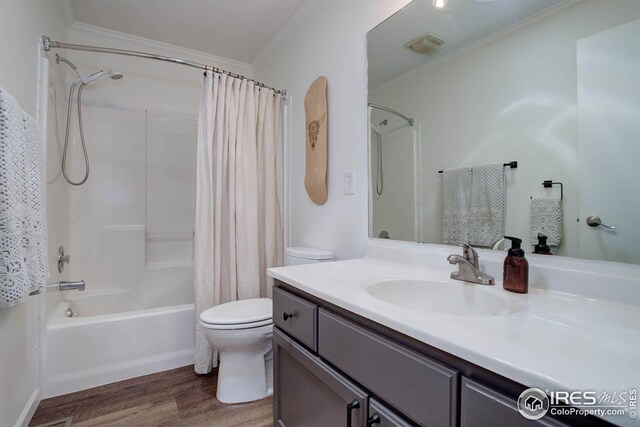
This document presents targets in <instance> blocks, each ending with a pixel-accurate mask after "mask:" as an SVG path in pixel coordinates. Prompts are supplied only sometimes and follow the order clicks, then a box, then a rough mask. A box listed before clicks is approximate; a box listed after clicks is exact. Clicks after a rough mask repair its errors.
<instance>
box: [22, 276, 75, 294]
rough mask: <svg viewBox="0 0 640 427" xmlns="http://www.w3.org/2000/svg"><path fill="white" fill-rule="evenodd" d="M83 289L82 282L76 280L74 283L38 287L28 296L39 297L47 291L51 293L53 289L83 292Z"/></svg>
mask: <svg viewBox="0 0 640 427" xmlns="http://www.w3.org/2000/svg"><path fill="white" fill-rule="evenodd" d="M84 288H85V284H84V280H78V281H76V282H59V283H51V284H49V285H46V286H40V287H39V288H38V289H36V290H35V291H33V292H30V293H29V295H31V296H33V295H41V294H44V293H45V292H47V291H51V290H55V289H58V290H59V291H72V290H78V291H84Z"/></svg>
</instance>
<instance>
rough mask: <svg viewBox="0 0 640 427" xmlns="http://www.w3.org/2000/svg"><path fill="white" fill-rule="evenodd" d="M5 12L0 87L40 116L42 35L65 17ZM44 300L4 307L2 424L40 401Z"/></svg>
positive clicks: (3, 7) (0, 313)
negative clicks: (39, 84) (38, 102)
mask: <svg viewBox="0 0 640 427" xmlns="http://www.w3.org/2000/svg"><path fill="white" fill-rule="evenodd" d="M0 11H2V12H1V13H0V39H1V40H2V43H0V58H2V60H1V61H0V87H2V88H3V89H5V90H7V91H8V92H10V93H11V94H12V95H13V96H14V97H15V98H16V99H17V101H18V102H19V103H20V105H21V106H22V108H23V109H24V110H25V111H26V112H28V113H29V114H31V115H32V116H33V117H36V105H37V104H36V103H37V86H36V83H37V79H38V75H37V73H38V59H39V51H38V48H39V44H38V39H39V37H40V35H42V34H50V35H52V36H53V37H56V38H58V39H60V40H63V41H64V40H65V38H66V24H65V15H64V14H63V11H62V10H61V9H60V6H59V3H58V2H57V1H52V0H19V1H16V0H2V1H0ZM53 214H54V217H55V215H56V213H53ZM49 220H51V216H50V217H49ZM56 226H57V223H56V221H55V220H53V221H51V222H50V223H49V228H50V229H54V230H55V228H56ZM52 261H53V260H52ZM38 298H41V297H38ZM38 298H34V297H32V298H29V299H28V301H27V302H25V303H23V304H20V305H18V306H17V307H13V308H10V309H3V310H0V342H1V343H2V345H1V346H0V384H2V386H0V426H13V425H19V424H23V423H26V422H28V421H29V418H30V415H31V414H30V411H32V410H35V406H36V405H37V403H38V399H39V378H38V376H39V373H38V369H39V366H38V354H37V350H38V348H39V336H38V325H37V321H38V320H39V318H40V314H39V313H40V310H39V306H40V303H41V302H40V301H38Z"/></svg>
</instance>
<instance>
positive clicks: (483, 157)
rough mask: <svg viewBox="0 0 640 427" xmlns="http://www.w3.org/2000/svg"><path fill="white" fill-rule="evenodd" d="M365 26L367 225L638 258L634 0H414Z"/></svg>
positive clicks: (391, 231) (638, 36)
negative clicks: (515, 239)
mask: <svg viewBox="0 0 640 427" xmlns="http://www.w3.org/2000/svg"><path fill="white" fill-rule="evenodd" d="M442 3H444V8H438V7H436V6H442ZM367 38H368V42H367V43H368V47H367V49H368V85H369V97H368V102H369V107H370V108H369V123H368V125H369V142H370V144H369V147H370V150H369V153H370V156H369V161H370V164H369V170H370V176H369V180H370V186H369V187H370V209H369V212H370V220H369V231H370V235H371V237H381V238H390V239H396V240H409V241H418V242H425V243H439V244H442V243H445V244H453V243H455V242H456V241H464V242H470V243H472V244H475V245H476V246H480V247H488V248H491V247H492V248H494V249H502V248H503V247H504V246H505V244H504V242H503V243H501V242H500V241H499V240H500V238H501V237H502V236H503V235H505V234H506V235H510V236H516V237H519V238H521V239H522V240H523V248H524V249H525V250H526V251H527V252H528V253H530V252H532V251H533V250H534V245H535V244H536V243H538V236H539V234H542V235H545V236H547V240H548V243H549V244H550V246H551V252H552V253H553V254H556V255H564V256H571V257H579V258H587V259H600V260H608V261H618V262H625V263H635V264H640V249H638V247H639V245H640V175H639V173H638V170H640V1H625V0H590V1H577V0H574V1H566V0H448V1H442V0H439V1H434V0H414V1H413V2H411V3H409V4H408V5H407V6H406V7H404V8H403V9H402V10H400V11H399V12H397V13H396V14H394V15H393V16H391V17H390V18H388V19H387V20H386V21H384V22H383V23H381V24H380V25H378V26H377V27H375V28H374V29H372V30H371V31H370V32H369V33H368V37H367ZM514 162H517V163H514ZM545 181H547V183H546V184H545Z"/></svg>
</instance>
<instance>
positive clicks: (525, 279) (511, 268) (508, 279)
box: [502, 236, 529, 294]
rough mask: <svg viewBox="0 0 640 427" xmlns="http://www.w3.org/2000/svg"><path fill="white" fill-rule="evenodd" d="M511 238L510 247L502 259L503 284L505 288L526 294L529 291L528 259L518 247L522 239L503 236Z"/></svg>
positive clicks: (507, 237)
mask: <svg viewBox="0 0 640 427" xmlns="http://www.w3.org/2000/svg"><path fill="white" fill-rule="evenodd" d="M504 238H505V239H509V240H511V249H509V253H508V254H507V257H506V258H505V259H504V270H503V274H504V276H503V284H502V286H503V287H504V289H505V290H507V291H509V292H516V293H519V294H526V293H527V292H529V261H527V259H526V258H525V257H524V250H522V248H521V247H520V246H521V245H522V240H521V239H518V238H517V237H509V236H504Z"/></svg>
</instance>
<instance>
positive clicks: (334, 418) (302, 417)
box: [273, 328, 368, 427]
mask: <svg viewBox="0 0 640 427" xmlns="http://www.w3.org/2000/svg"><path fill="white" fill-rule="evenodd" d="M273 365H274V382H275V384H274V391H275V393H274V402H273V405H274V425H276V426H282V427H327V426H331V427H341V426H343V427H348V426H353V427H363V426H364V425H365V421H366V418H367V404H368V402H367V394H366V393H365V392H364V391H363V390H362V389H360V388H358V387H357V386H355V385H354V384H352V383H351V382H350V381H348V380H347V379H346V378H344V377H343V376H342V375H340V374H339V373H338V372H336V371H335V370H333V369H332V368H330V367H329V366H328V365H326V364H325V363H324V362H322V361H321V360H320V359H319V358H318V357H316V356H314V355H313V354H311V353H310V352H309V351H307V350H305V349H304V347H302V346H301V345H299V344H297V343H296V342H294V341H293V340H292V339H291V338H289V337H288V336H286V335H285V334H284V333H283V332H282V331H280V330H279V329H278V328H275V329H274V332H273Z"/></svg>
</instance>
